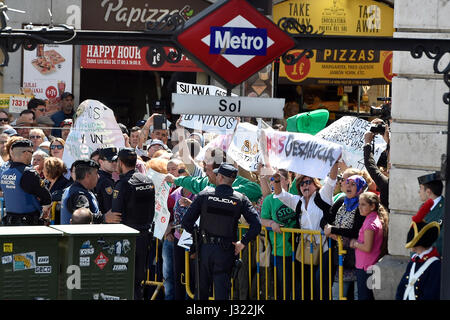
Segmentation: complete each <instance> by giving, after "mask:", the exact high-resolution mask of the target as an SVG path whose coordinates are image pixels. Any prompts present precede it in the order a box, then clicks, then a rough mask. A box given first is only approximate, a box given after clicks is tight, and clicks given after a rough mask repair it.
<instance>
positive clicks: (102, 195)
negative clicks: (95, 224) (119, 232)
mask: <svg viewBox="0 0 450 320" xmlns="http://www.w3.org/2000/svg"><path fill="white" fill-rule="evenodd" d="M98 175H99V179H98V182H97V186H96V187H95V190H94V191H95V194H96V196H97V201H98V205H99V207H100V211H101V212H104V213H106V212H108V211H109V209H111V206H112V195H113V189H114V180H113V178H112V174H111V173H109V172H106V171H103V170H98Z"/></svg>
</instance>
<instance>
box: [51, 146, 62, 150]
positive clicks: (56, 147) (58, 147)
mask: <svg viewBox="0 0 450 320" xmlns="http://www.w3.org/2000/svg"><path fill="white" fill-rule="evenodd" d="M50 149H52V150H54V149H58V150H61V149H64V146H62V145H53V146H50Z"/></svg>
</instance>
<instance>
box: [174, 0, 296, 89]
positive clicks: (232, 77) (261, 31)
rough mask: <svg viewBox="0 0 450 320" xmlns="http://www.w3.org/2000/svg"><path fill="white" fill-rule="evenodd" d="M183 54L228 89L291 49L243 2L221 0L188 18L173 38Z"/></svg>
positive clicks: (286, 40)
mask: <svg viewBox="0 0 450 320" xmlns="http://www.w3.org/2000/svg"><path fill="white" fill-rule="evenodd" d="M175 37H176V39H175V40H176V42H177V43H178V44H179V45H180V46H181V47H182V48H183V52H184V53H185V54H186V55H187V56H188V57H189V58H191V59H192V60H194V61H195V62H196V64H197V65H199V66H201V67H202V68H203V69H204V70H205V71H206V72H208V73H210V74H211V75H212V76H213V77H214V78H216V79H217V80H218V81H219V82H221V83H222V84H223V85H224V86H225V87H226V88H228V89H231V88H233V87H235V86H237V85H239V84H240V83H242V82H244V81H245V80H247V79H248V78H249V77H250V76H251V75H253V74H255V73H256V72H258V71H259V70H261V69H262V68H263V67H265V66H267V65H268V64H270V63H271V62H272V61H273V60H275V59H276V58H277V57H279V56H281V55H282V54H283V53H285V52H286V51H287V50H289V49H291V48H292V47H293V46H294V41H293V40H292V38H291V37H290V36H289V35H287V34H286V33H284V32H283V31H282V30H280V29H279V28H278V27H277V26H276V25H275V24H274V23H273V22H272V21H270V20H269V19H268V18H266V17H265V16H264V15H262V14H260V13H259V12H258V11H257V10H256V9H255V8H254V7H253V6H251V5H250V4H249V3H248V2H247V1H245V0H222V1H218V2H216V3H215V4H214V5H212V6H210V7H209V8H208V9H206V10H204V11H202V12H200V13H199V14H198V15H196V16H195V17H193V18H191V19H189V21H188V22H187V23H186V25H185V28H184V29H183V30H182V31H180V32H179V33H178V34H177V35H176V36H175Z"/></svg>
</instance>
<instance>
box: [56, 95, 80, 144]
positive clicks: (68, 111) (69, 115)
mask: <svg viewBox="0 0 450 320" xmlns="http://www.w3.org/2000/svg"><path fill="white" fill-rule="evenodd" d="M73 100H74V96H73V94H71V93H70V92H64V93H63V94H62V95H61V111H58V112H55V113H54V114H53V115H52V116H51V118H52V120H53V122H54V123H55V125H57V126H59V125H60V123H61V122H62V121H63V120H65V119H73V115H74V113H75V112H74V110H73ZM52 135H53V136H55V137H61V130H60V129H53V130H52Z"/></svg>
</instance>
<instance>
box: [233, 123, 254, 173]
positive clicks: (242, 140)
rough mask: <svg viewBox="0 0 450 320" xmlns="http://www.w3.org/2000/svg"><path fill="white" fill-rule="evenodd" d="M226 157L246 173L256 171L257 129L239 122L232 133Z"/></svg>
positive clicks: (249, 124)
mask: <svg viewBox="0 0 450 320" xmlns="http://www.w3.org/2000/svg"><path fill="white" fill-rule="evenodd" d="M227 155H228V156H230V157H231V159H233V160H234V161H236V162H237V164H238V165H239V166H240V167H242V168H243V169H244V170H246V171H256V170H257V165H258V156H259V144H258V127H257V126H255V125H253V124H251V123H248V122H241V123H239V124H238V126H237V128H236V131H235V132H234V135H233V139H232V140H231V143H230V146H229V147H228V151H227Z"/></svg>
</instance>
